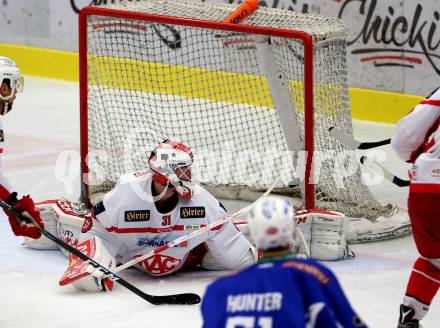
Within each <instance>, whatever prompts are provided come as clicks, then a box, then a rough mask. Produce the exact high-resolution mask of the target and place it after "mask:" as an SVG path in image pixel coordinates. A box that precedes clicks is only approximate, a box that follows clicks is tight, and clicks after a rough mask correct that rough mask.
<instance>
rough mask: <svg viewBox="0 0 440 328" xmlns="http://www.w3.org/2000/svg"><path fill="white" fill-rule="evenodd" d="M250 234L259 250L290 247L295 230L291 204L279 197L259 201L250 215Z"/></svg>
mask: <svg viewBox="0 0 440 328" xmlns="http://www.w3.org/2000/svg"><path fill="white" fill-rule="evenodd" d="M248 224H249V233H250V236H251V239H252V241H253V242H254V244H255V246H256V247H257V248H258V249H263V250H267V249H271V248H277V247H285V246H289V245H290V244H292V243H293V241H294V237H293V232H294V229H295V223H294V210H293V207H292V205H291V204H290V202H288V201H287V200H285V199H283V198H281V197H277V196H267V197H264V198H262V199H260V200H258V201H257V203H256V204H255V206H254V207H253V208H252V209H251V210H250V212H249V214H248Z"/></svg>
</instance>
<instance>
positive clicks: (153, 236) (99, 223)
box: [41, 140, 257, 291]
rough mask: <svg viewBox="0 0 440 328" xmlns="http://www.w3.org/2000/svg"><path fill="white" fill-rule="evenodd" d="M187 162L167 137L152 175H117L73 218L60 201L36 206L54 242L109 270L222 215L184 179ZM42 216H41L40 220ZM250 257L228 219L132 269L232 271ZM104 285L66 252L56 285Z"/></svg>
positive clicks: (186, 154) (184, 151)
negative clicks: (54, 224) (53, 221)
mask: <svg viewBox="0 0 440 328" xmlns="http://www.w3.org/2000/svg"><path fill="white" fill-rule="evenodd" d="M192 157H193V156H192V153H191V150H190V149H189V148H188V147H186V146H185V145H183V144H181V143H177V142H173V141H168V140H166V141H164V142H161V143H159V144H158V146H157V147H156V148H155V150H153V152H152V154H151V156H150V159H149V163H150V168H151V172H148V173H147V172H140V173H139V172H138V173H134V174H127V175H124V176H122V177H121V178H120V180H119V182H118V184H117V185H116V186H115V188H114V189H113V190H111V191H110V192H109V193H107V194H106V195H105V196H104V198H103V200H102V201H100V202H98V203H97V204H96V205H95V206H94V207H93V209H92V210H91V212H90V213H86V212H84V213H81V212H79V213H78V211H76V213H75V209H74V208H73V207H72V206H71V204H69V203H68V202H65V201H64V202H63V201H56V202H51V203H50V202H49V203H47V202H46V204H44V205H43V204H42V205H41V206H45V207H46V208H48V207H50V208H51V211H52V212H53V213H54V214H55V216H56V217H57V219H58V229H57V230H58V231H57V233H58V236H59V237H60V238H62V239H63V240H64V241H66V242H69V243H70V244H73V245H75V246H76V247H77V248H78V249H80V250H81V251H82V252H84V253H85V254H86V255H87V256H89V257H90V258H92V259H93V260H95V261H96V262H98V263H100V264H102V265H106V266H107V267H108V268H110V270H112V269H114V266H115V264H116V263H125V262H127V261H131V260H133V259H136V258H138V257H140V256H143V255H145V254H148V253H149V252H150V251H152V250H153V249H155V248H157V247H159V246H163V245H165V244H167V243H169V242H170V241H172V240H174V239H176V238H178V237H180V236H183V235H187V234H188V233H190V232H192V231H195V230H198V229H199V228H201V227H202V226H204V225H207V224H209V223H211V222H214V221H216V220H217V219H219V218H221V217H224V216H225V215H226V211H225V209H224V208H223V206H222V205H221V204H220V202H219V201H218V200H217V199H216V198H215V197H214V196H212V195H211V194H210V193H209V192H207V191H206V190H205V189H204V188H202V187H201V186H199V185H196V184H193V183H192V182H191V164H192ZM47 212H48V210H47V209H46V211H43V215H44V213H47ZM78 214H79V215H78ZM46 226H48V225H46ZM256 259H257V256H256V252H255V249H254V247H253V246H252V245H251V243H250V242H249V241H248V240H247V239H246V238H245V237H244V235H243V234H242V233H240V231H238V230H237V229H236V228H235V226H234V224H233V223H232V222H231V221H227V223H225V224H224V225H223V226H221V228H220V229H218V231H210V230H207V231H206V233H204V234H201V235H198V236H197V237H195V238H191V239H189V240H188V241H187V242H184V243H181V244H179V245H178V246H177V247H171V248H169V249H167V250H165V251H164V252H162V253H160V254H154V255H152V256H151V257H149V258H146V259H144V260H142V261H140V262H139V263H138V264H137V267H138V268H139V269H141V270H143V271H145V272H147V273H149V274H151V275H154V276H161V275H167V274H171V273H174V272H176V271H181V270H186V269H189V268H194V267H196V266H200V267H202V268H206V269H211V270H225V269H239V268H242V267H245V266H248V265H250V264H253V263H254V262H255V261H256ZM102 280H104V281H102ZM105 280H106V279H102V274H101V273H100V272H99V271H98V270H95V269H93V268H92V267H91V266H89V265H88V264H87V263H85V262H83V261H81V260H79V259H78V258H77V257H76V256H73V255H70V258H69V267H68V269H67V271H66V273H65V274H64V276H63V277H62V278H61V281H60V284H61V285H67V284H70V283H72V284H73V285H74V286H75V287H77V288H78V289H83V290H87V291H100V290H106V289H110V288H111V283H110V282H107V281H105Z"/></svg>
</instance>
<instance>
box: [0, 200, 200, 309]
mask: <svg viewBox="0 0 440 328" xmlns="http://www.w3.org/2000/svg"><path fill="white" fill-rule="evenodd" d="M0 207H2V208H3V209H5V210H7V211H9V212H10V213H11V214H12V215H13V216H15V217H16V218H17V220H18V221H24V222H28V221H29V219H31V220H32V221H33V224H34V225H35V226H36V227H38V224H37V223H36V222H35V220H33V218H32V217H28V216H25V215H23V214H22V213H20V212H18V211H17V210H15V209H14V208H13V207H12V206H10V205H9V204H7V203H5V202H4V201H2V200H0ZM39 231H40V233H41V234H42V235H44V236H46V237H47V238H48V239H50V240H52V241H53V242H54V243H56V244H57V245H59V246H61V247H62V248H64V249H65V250H67V251H68V252H69V253H72V254H74V255H75V256H77V257H79V258H80V259H82V260H83V261H85V262H87V263H88V264H89V265H91V266H92V267H94V268H96V269H98V270H99V271H101V272H102V273H104V274H105V276H106V277H107V278H109V279H110V280H112V281H116V282H117V283H119V284H120V285H122V286H124V287H125V288H127V289H128V290H130V291H131V292H133V293H135V294H136V295H138V296H139V297H141V298H143V299H144V300H146V301H147V302H149V303H151V304H154V305H162V304H181V305H191V304H198V303H200V300H201V299H200V296H199V295H197V294H193V293H184V294H175V295H163V296H155V295H150V294H146V293H144V292H143V291H141V290H140V289H138V288H136V287H135V286H133V285H132V284H130V283H129V282H128V281H126V280H124V279H123V278H121V277H119V276H118V275H116V274H115V273H113V272H112V271H110V270H109V269H107V268H106V267H104V266H102V265H101V264H99V263H98V262H96V261H94V260H93V259H91V258H89V257H88V256H87V255H85V254H83V253H81V252H80V251H79V250H77V249H76V248H74V247H72V246H70V245H69V244H67V243H65V242H64V241H62V240H61V239H58V238H57V237H55V236H54V235H53V234H51V233H50V232H49V231H47V230H45V229H42V228H39Z"/></svg>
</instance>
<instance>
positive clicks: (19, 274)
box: [0, 77, 440, 328]
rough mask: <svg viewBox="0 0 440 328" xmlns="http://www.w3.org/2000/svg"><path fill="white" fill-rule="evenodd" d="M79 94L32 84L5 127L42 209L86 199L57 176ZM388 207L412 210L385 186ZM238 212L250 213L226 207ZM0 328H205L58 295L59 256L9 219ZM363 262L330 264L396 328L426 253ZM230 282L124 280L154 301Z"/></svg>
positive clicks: (15, 160) (141, 306)
mask: <svg viewBox="0 0 440 328" xmlns="http://www.w3.org/2000/svg"><path fill="white" fill-rule="evenodd" d="M78 103H79V98H78V87H77V84H76V83H68V82H60V81H53V80H46V79H40V78H31V77H28V78H27V79H26V89H25V93H24V94H21V95H19V98H18V100H17V101H16V103H15V105H14V106H15V108H14V110H13V111H12V112H11V113H10V114H8V115H7V116H6V117H4V118H2V122H3V124H4V129H5V136H6V143H7V144H6V153H5V155H4V160H3V167H4V170H5V172H6V174H7V175H8V177H9V178H10V179H11V181H12V183H13V185H14V187H15V189H16V190H17V191H18V192H19V193H20V194H23V193H30V194H31V195H32V196H33V197H34V199H36V200H44V199H49V198H59V197H68V198H70V199H76V198H77V197H78V195H79V180H78V179H79V177H76V179H75V181H74V184H73V186H74V189H73V191H71V192H67V191H66V189H65V187H64V184H63V183H62V182H60V181H59V180H57V177H56V176H58V177H59V176H63V175H64V176H67V175H68V174H72V172H70V171H66V172H57V173H55V163H56V160H57V156H58V154H60V152H62V151H65V150H76V151H77V150H78V149H79V111H78ZM393 128H394V127H393V126H391V125H380V124H373V123H365V122H362V123H361V122H355V135H356V137H357V138H358V139H360V140H379V139H382V138H386V137H389V136H390V135H391V134H392V131H393ZM384 150H385V152H386V156H387V161H386V162H384V163H383V164H384V165H385V166H386V167H387V168H388V169H390V170H391V171H393V172H394V173H398V174H400V176H401V177H406V167H405V165H404V164H403V163H401V162H400V161H399V160H398V159H397V157H396V156H395V155H394V154H393V153H392V151H391V150H390V149H389V147H384ZM372 189H373V191H374V193H375V194H376V195H378V196H379V198H380V199H381V200H382V201H383V202H384V203H387V202H393V203H397V204H400V205H401V206H404V207H405V200H406V192H407V190H406V189H405V188H398V187H396V186H394V185H392V184H391V183H389V182H387V181H384V182H383V183H382V184H380V185H379V186H374V187H372ZM225 203H226V205H227V207H229V208H230V209H231V210H233V209H234V208H237V207H238V206H241V205H242V204H243V203H240V204H237V203H231V202H225ZM0 219H1V220H0V240H1V247H0V295H1V296H0V327H2V328H5V327H28V328H31V327H32V328H33V327H106V328H109V327H118V328H119V327H154V328H159V327H200V326H201V315H200V310H199V306H154V305H150V304H149V303H147V302H146V301H144V300H142V299H141V298H139V297H137V296H136V295H134V294H132V293H131V292H129V291H128V290H126V289H125V288H123V287H121V286H118V285H116V287H115V289H114V291H113V292H112V293H110V294H106V293H100V294H86V293H79V292H77V291H76V290H75V289H74V288H73V287H70V286H67V287H59V286H58V280H59V278H60V277H61V275H62V273H63V272H64V269H65V267H66V264H67V261H66V258H65V257H63V255H61V253H60V252H59V251H37V250H32V249H28V248H25V247H23V246H22V245H21V242H22V241H21V239H20V238H15V237H14V236H13V235H12V232H11V231H10V228H9V225H8V223H7V221H6V219H5V218H3V217H1V218H0ZM353 249H354V251H355V252H356V255H357V256H356V258H355V259H352V260H345V261H339V262H333V263H326V264H327V265H328V266H330V267H331V268H332V269H333V270H334V271H335V273H336V275H337V276H338V278H339V280H340V282H341V283H342V285H343V288H344V290H345V292H346V294H347V295H348V297H349V299H350V301H351V303H352V305H353V307H354V308H355V309H356V310H357V311H358V312H359V313H360V315H361V317H362V318H363V319H364V320H365V321H366V322H367V323H368V324H369V325H370V327H384V328H385V327H395V326H396V320H397V318H398V307H399V304H400V302H401V300H402V297H403V293H404V290H405V287H406V282H407V279H408V277H409V274H410V271H411V267H412V263H413V261H414V260H415V259H416V258H417V251H416V249H415V245H414V242H413V240H412V237H411V236H408V237H405V238H401V239H397V240H391V241H384V242H378V243H371V244H361V245H355V246H353ZM222 274H224V272H203V271H200V272H191V273H184V274H177V275H175V276H173V277H167V278H161V279H155V278H150V277H148V276H146V275H145V274H143V273H142V272H139V271H136V270H126V271H124V272H122V273H121V275H122V276H123V277H124V278H126V279H127V280H128V281H130V282H131V283H132V284H134V285H135V286H137V287H139V288H140V289H142V290H144V291H145V292H147V293H150V294H157V295H162V294H169V293H173V294H174V293H182V292H195V293H198V294H200V295H203V293H204V290H205V287H206V286H207V284H209V283H210V282H211V281H212V280H213V279H215V278H216V277H218V276H220V275H222ZM439 326H440V302H439V300H438V299H437V300H434V302H433V304H432V306H431V311H430V313H429V314H428V315H427V317H426V318H425V320H424V327H425V328H436V327H439Z"/></svg>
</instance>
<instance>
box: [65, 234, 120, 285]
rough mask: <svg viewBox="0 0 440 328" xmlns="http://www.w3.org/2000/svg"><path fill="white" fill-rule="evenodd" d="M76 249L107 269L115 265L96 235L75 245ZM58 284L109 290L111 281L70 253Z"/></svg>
mask: <svg viewBox="0 0 440 328" xmlns="http://www.w3.org/2000/svg"><path fill="white" fill-rule="evenodd" d="M77 249H78V250H79V251H80V252H81V253H83V254H85V255H87V256H88V257H89V258H91V259H92V260H94V261H96V262H98V263H99V264H101V265H102V266H105V267H106V268H108V269H109V270H112V269H114V268H115V267H116V261H115V259H114V258H113V256H112V255H111V254H110V253H109V251H108V250H107V248H106V247H105V246H104V244H103V243H102V240H101V238H99V237H98V236H96V237H94V238H92V239H88V240H86V241H84V242H82V243H79V244H78V245H77ZM59 284H60V286H65V285H69V284H73V286H74V287H75V288H76V289H78V290H83V291H86V292H99V291H111V290H112V288H113V282H112V281H111V280H110V279H109V278H106V277H105V276H104V274H103V273H102V272H101V271H100V270H99V269H96V268H94V267H93V266H91V265H89V264H88V263H87V262H85V261H83V260H81V259H80V258H78V257H77V256H75V255H73V254H70V256H69V266H68V268H67V270H66V272H65V273H64V275H63V277H62V278H61V279H60V282H59Z"/></svg>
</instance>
